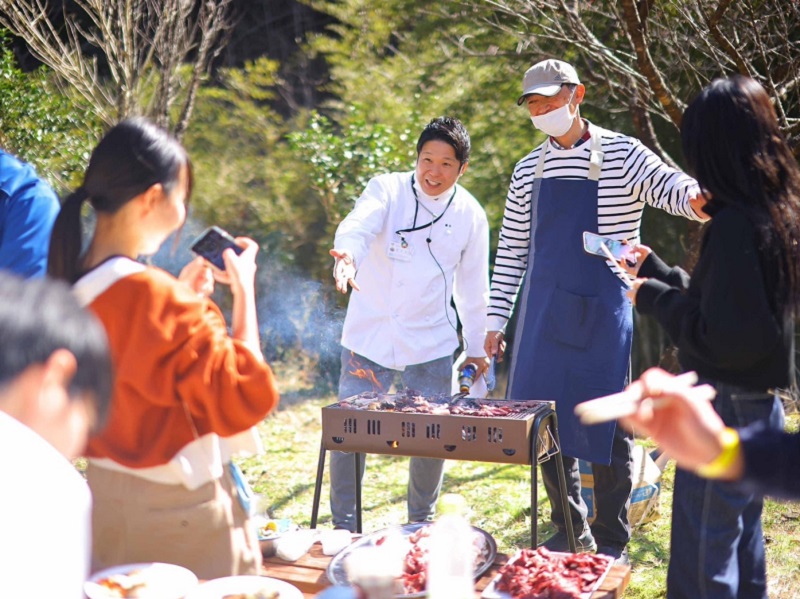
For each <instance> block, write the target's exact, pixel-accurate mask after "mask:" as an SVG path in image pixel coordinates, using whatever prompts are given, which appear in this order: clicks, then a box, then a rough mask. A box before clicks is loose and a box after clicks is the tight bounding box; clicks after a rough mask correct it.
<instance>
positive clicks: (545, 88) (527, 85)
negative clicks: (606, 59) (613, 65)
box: [517, 58, 581, 106]
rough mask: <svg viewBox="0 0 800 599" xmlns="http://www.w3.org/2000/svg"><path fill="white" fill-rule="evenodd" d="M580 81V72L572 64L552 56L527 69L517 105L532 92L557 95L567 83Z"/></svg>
mask: <svg viewBox="0 0 800 599" xmlns="http://www.w3.org/2000/svg"><path fill="white" fill-rule="evenodd" d="M580 82H581V80H580V79H578V73H577V72H575V69H574V68H573V67H572V65H570V64H567V63H566V62H564V61H563V60H555V59H553V58H550V59H548V60H543V61H542V62H537V63H536V64H535V65H533V66H532V67H531V68H529V69H528V70H527V71H525V76H524V77H523V78H522V95H521V96H520V97H519V100H517V105H518V106H519V105H521V104H522V102H523V101H524V100H525V96H528V95H530V94H539V95H542V96H555V95H556V94H557V93H558V91H559V90H560V89H561V86H562V85H564V84H565V83H575V84H579V83H580Z"/></svg>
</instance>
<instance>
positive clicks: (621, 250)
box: [583, 231, 633, 260]
mask: <svg viewBox="0 0 800 599" xmlns="http://www.w3.org/2000/svg"><path fill="white" fill-rule="evenodd" d="M601 244H603V245H605V246H606V247H607V248H608V249H609V251H610V252H611V255H612V256H614V258H615V259H616V260H622V259H628V258H629V257H630V254H631V250H632V249H633V247H632V246H630V245H627V244H625V243H622V242H621V241H619V240H618V239H612V238H611V237H604V236H603V235H598V234H597V233H590V232H589V231H584V232H583V249H584V251H586V252H587V253H589V254H593V255H595V256H601V257H603V258H606V254H605V252H603V248H602V247H601Z"/></svg>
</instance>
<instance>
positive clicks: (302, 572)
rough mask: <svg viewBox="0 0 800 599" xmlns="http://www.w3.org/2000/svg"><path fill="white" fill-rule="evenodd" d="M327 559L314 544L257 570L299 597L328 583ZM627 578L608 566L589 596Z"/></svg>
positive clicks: (596, 597)
mask: <svg viewBox="0 0 800 599" xmlns="http://www.w3.org/2000/svg"><path fill="white" fill-rule="evenodd" d="M330 561H331V558H330V557H329V556H327V555H323V554H322V546H321V545H320V544H319V543H314V545H312V546H311V550H310V551H309V552H308V553H307V554H306V555H304V556H303V557H301V558H300V559H299V560H297V561H296V562H287V561H284V560H282V559H280V558H277V557H270V558H266V559H264V566H263V567H262V569H261V571H262V573H263V574H264V575H265V576H271V577H272V578H277V579H279V580H284V581H286V582H288V583H290V584H293V585H294V586H296V587H297V588H298V589H300V590H301V591H302V592H303V597H308V598H311V597H314V596H316V594H317V593H319V592H320V591H322V590H323V589H324V588H325V587H328V586H330V585H331V583H330V581H329V580H328V577H327V576H326V575H325V571H326V569H327V568H328V563H329V562H330ZM506 561H508V556H507V555H505V554H503V553H498V554H497V557H496V558H495V560H494V564H493V565H492V567H491V568H489V570H487V571H486V573H485V574H484V575H483V576H481V578H480V580H478V581H477V582H476V583H475V597H476V598H478V597H480V595H481V593H482V592H483V589H485V588H486V587H487V586H488V585H489V583H490V582H491V580H492V579H493V578H494V577H495V575H496V574H497V570H498V568H499V567H500V566H502V565H503V564H505V563H506ZM630 579H631V569H630V566H617V565H614V566H612V567H611V571H610V572H609V573H608V576H606V578H605V580H604V581H603V584H602V585H601V586H600V589H598V590H597V591H596V592H595V593H594V594H593V595H592V599H621V597H622V596H623V594H624V593H625V589H626V588H628V583H629V582H630Z"/></svg>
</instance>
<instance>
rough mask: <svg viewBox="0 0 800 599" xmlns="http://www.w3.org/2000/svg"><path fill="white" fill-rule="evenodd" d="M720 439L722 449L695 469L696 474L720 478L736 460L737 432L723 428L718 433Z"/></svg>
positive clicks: (737, 447) (738, 446)
mask: <svg viewBox="0 0 800 599" xmlns="http://www.w3.org/2000/svg"><path fill="white" fill-rule="evenodd" d="M720 441H722V451H721V452H720V454H719V455H718V456H717V457H716V458H714V459H713V460H711V461H710V462H709V463H708V464H703V465H702V466H698V467H697V468H696V469H695V472H696V473H697V475H698V476H702V477H703V478H722V477H724V476H725V474H726V473H727V472H728V469H730V467H731V466H732V465H733V463H734V462H735V461H736V457H737V456H738V455H739V451H740V449H739V448H740V442H739V433H737V432H736V431H735V430H733V429H732V428H725V429H723V431H722V433H721V434H720Z"/></svg>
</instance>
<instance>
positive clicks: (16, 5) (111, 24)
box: [0, 0, 232, 136]
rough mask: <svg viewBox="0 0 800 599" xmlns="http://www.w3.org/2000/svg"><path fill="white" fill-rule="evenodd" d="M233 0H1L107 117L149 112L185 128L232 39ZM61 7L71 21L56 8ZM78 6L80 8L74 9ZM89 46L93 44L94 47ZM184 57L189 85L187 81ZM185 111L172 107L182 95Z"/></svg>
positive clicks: (66, 81)
mask: <svg viewBox="0 0 800 599" xmlns="http://www.w3.org/2000/svg"><path fill="white" fill-rule="evenodd" d="M231 4H232V0H73V2H71V3H68V2H66V1H65V0H51V1H50V2H48V1H47V0H0V25H2V26H3V27H5V28H6V29H8V30H9V31H11V32H12V33H13V34H14V35H16V36H18V37H20V38H22V39H24V40H25V42H26V43H27V45H28V48H29V49H30V51H31V53H32V54H33V55H34V56H35V57H36V58H37V59H38V60H40V61H41V62H42V63H44V64H45V65H47V66H48V67H50V69H52V70H53V71H54V72H55V74H56V76H57V77H58V81H57V83H58V84H59V86H60V87H61V89H62V90H64V91H65V92H66V93H69V94H72V95H77V97H78V98H80V99H81V100H83V101H84V102H85V103H87V104H88V105H89V106H91V108H92V110H94V111H95V112H96V113H97V115H98V116H99V117H100V118H101V119H102V120H103V121H104V122H106V123H107V124H114V123H116V122H117V121H119V120H120V119H123V118H125V117H127V116H131V115H137V114H143V115H147V116H149V117H151V118H153V119H154V120H155V121H156V122H157V123H159V124H160V125H162V126H164V127H166V128H168V129H172V130H173V132H174V133H176V135H179V136H180V135H182V134H183V133H184V132H185V130H186V128H187V126H188V124H189V121H190V119H191V114H192V110H193V108H194V102H195V98H196V94H197V88H198V86H199V85H200V82H201V81H202V78H203V76H204V75H205V74H206V73H207V72H208V68H209V65H210V62H211V60H213V58H214V57H215V56H217V55H218V53H219V51H220V50H221V47H222V46H223V45H224V44H225V43H227V36H226V32H227V31H228V30H229V28H230V7H231ZM59 5H60V7H61V11H62V13H63V26H62V27H61V28H56V26H55V25H54V23H53V21H51V19H50V18H49V16H48V15H49V14H51V11H52V10H54V8H55V7H56V6H59ZM70 11H72V12H70ZM87 50H88V51H87ZM184 65H188V66H189V67H190V71H189V72H190V73H191V76H190V78H189V82H188V86H183V85H182V84H181V77H182V75H181V71H182V68H183V67H184ZM179 100H180V101H181V102H182V104H181V106H180V107H179V108H180V110H179V111H178V113H179V114H180V117H179V119H178V120H177V122H176V123H174V124H173V119H172V118H171V115H172V114H174V110H173V107H174V106H175V104H176V103H177V102H178V101H179Z"/></svg>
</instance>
